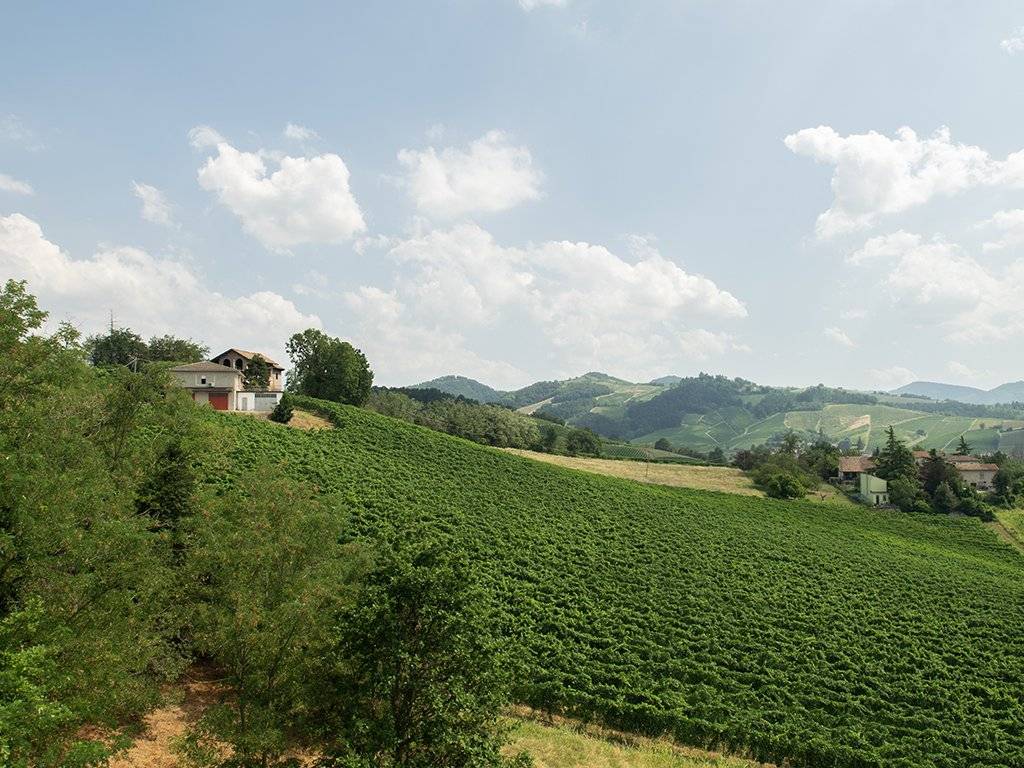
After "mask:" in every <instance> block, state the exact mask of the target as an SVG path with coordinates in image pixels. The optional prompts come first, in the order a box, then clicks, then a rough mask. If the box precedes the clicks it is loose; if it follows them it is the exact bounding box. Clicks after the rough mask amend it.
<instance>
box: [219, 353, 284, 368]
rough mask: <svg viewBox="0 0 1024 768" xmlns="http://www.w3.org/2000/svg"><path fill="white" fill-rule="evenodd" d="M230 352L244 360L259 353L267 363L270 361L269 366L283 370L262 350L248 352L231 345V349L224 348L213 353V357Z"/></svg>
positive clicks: (250, 358) (222, 355)
mask: <svg viewBox="0 0 1024 768" xmlns="http://www.w3.org/2000/svg"><path fill="white" fill-rule="evenodd" d="M230 352H234V353H235V354H236V355H238V356H239V357H240V358H242V359H243V360H245V361H249V360H252V359H253V358H254V357H256V355H259V356H260V357H262V358H263V359H264V360H266V361H267V362H268V363H270V367H271V368H277V369H278V370H279V371H283V370H284V367H283V366H282V365H281V364H280V363H278V362H277V361H275V360H274V359H272V358H271V357H270V355H264V354H263V353H262V352H250V351H249V350H247V349H239V348H238V347H231V349H225V350H224V351H223V352H221V353H220V354H219V355H214V358H213V359H214V360H216V359H217V358H218V357H224V355H226V354H228V353H230Z"/></svg>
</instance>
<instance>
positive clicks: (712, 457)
mask: <svg viewBox="0 0 1024 768" xmlns="http://www.w3.org/2000/svg"><path fill="white" fill-rule="evenodd" d="M708 461H710V462H711V463H712V464H725V451H723V450H722V449H721V448H719V447H718V446H717V445H716V446H715V447H714V448H712V449H711V450H710V451H708Z"/></svg>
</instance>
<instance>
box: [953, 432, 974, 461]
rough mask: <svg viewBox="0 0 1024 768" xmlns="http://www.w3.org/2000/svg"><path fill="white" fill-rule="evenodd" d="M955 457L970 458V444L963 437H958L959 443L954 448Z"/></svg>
mask: <svg viewBox="0 0 1024 768" xmlns="http://www.w3.org/2000/svg"><path fill="white" fill-rule="evenodd" d="M956 455H957V456H970V455H971V444H970V443H968V442H967V438H966V437H965V436H964V435H960V443H959V445H957V447H956Z"/></svg>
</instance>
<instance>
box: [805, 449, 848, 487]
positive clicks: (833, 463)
mask: <svg viewBox="0 0 1024 768" xmlns="http://www.w3.org/2000/svg"><path fill="white" fill-rule="evenodd" d="M839 456H840V452H839V449H838V448H837V447H836V446H834V445H832V444H831V443H830V442H828V440H818V441H817V442H815V443H814V444H813V445H811V446H810V447H808V448H807V449H806V450H804V452H803V453H802V454H800V464H801V465H802V466H804V467H805V468H806V469H807V470H808V471H809V472H812V473H813V474H815V475H817V477H818V478H820V479H822V480H827V479H829V478H830V477H835V476H836V473H837V472H838V471H839Z"/></svg>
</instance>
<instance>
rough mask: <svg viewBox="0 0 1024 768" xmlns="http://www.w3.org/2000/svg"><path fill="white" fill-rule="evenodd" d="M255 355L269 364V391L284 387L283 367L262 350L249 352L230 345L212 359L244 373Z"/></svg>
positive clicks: (280, 389) (278, 390)
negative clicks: (229, 347)
mask: <svg viewBox="0 0 1024 768" xmlns="http://www.w3.org/2000/svg"><path fill="white" fill-rule="evenodd" d="M256 355H260V356H261V357H262V358H263V359H264V360H266V361H267V362H268V363H269V364H270V383H269V386H268V387H267V389H268V390H270V391H271V392H281V391H282V390H283V389H284V368H282V367H281V366H280V365H279V364H278V363H276V362H274V361H273V360H272V359H271V358H270V357H268V356H267V355H264V354H263V353H262V352H249V351H247V350H244V349H236V348H235V347H232V348H231V349H228V350H225V351H224V352H221V353H220V354H219V355H217V356H215V357H214V358H212V359H213V361H214V362H215V363H219V364H220V365H222V366H224V367H225V368H234V369H235V370H236V371H240V372H243V373H244V372H245V369H246V367H247V366H248V365H249V362H250V361H251V360H252V359H253V358H254V357H255V356H256Z"/></svg>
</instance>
